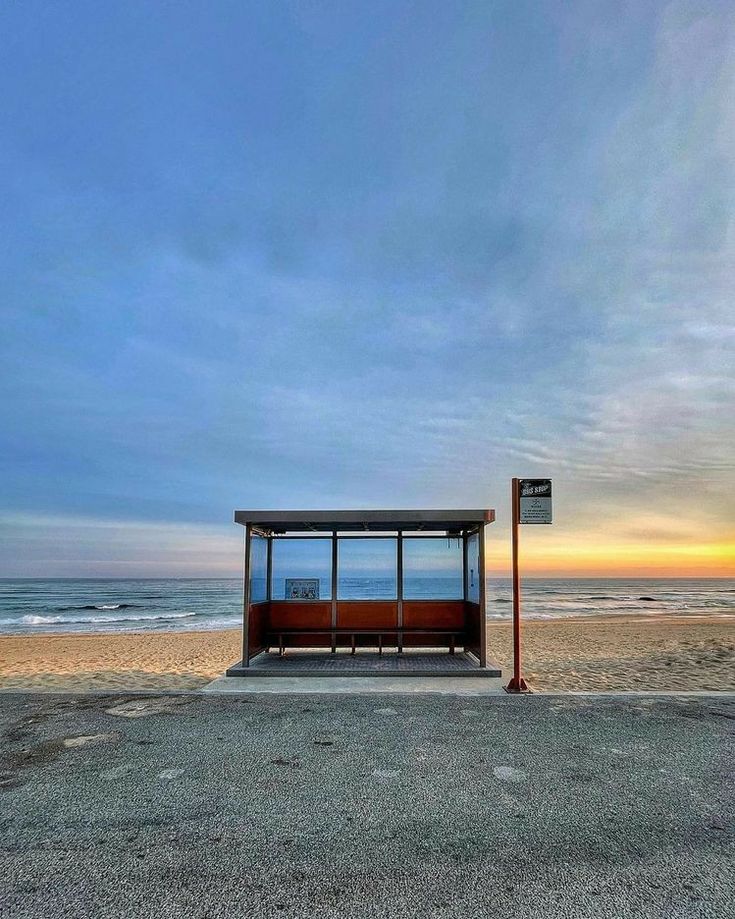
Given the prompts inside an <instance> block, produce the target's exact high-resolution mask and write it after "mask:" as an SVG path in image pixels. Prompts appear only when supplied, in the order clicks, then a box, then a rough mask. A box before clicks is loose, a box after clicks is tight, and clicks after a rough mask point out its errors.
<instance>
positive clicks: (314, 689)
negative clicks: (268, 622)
mask: <svg viewBox="0 0 735 919" xmlns="http://www.w3.org/2000/svg"><path fill="white" fill-rule="evenodd" d="M201 691H202V692H207V693H276V694H278V695H284V694H295V695H303V694H308V693H316V694H328V693H331V694H336V693H342V694H348V695H370V694H378V693H390V694H402V695H415V694H420V693H438V694H439V695H444V696H493V695H499V694H501V695H505V690H504V689H503V680H502V679H500V678H493V677H462V678H461V679H453V678H452V677H437V676H430V677H428V676H427V677H421V676H400V677H397V678H395V679H394V678H392V677H389V676H372V677H365V676H348V677H340V676H329V677H314V676H307V677H296V676H284V677H270V678H269V679H267V680H264V679H263V678H262V677H240V676H238V677H231V676H222V677H218V678H217V679H216V680H212V682H211V683H208V684H207V685H206V686H204V687H203V688H202V690H201Z"/></svg>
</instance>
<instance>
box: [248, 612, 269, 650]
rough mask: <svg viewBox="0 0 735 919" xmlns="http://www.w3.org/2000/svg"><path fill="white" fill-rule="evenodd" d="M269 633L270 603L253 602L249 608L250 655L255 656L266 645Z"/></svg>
mask: <svg viewBox="0 0 735 919" xmlns="http://www.w3.org/2000/svg"><path fill="white" fill-rule="evenodd" d="M267 633H268V603H267V602H266V603H251V604H250V609H249V610H248V646H249V656H250V657H254V656H255V655H256V654H258V653H260V651H262V650H263V648H264V647H265V641H266V635H267Z"/></svg>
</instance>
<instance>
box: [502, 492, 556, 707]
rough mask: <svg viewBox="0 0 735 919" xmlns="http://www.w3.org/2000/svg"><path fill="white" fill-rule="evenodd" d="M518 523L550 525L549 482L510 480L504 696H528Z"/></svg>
mask: <svg viewBox="0 0 735 919" xmlns="http://www.w3.org/2000/svg"><path fill="white" fill-rule="evenodd" d="M521 523H551V479H517V478H514V479H512V480H511V545H512V554H513V677H512V679H511V681H510V682H509V683H508V685H507V686H506V687H505V691H506V692H529V691H530V690H529V688H528V685H527V683H526V681H525V680H524V679H523V674H522V672H521V576H520V571H519V568H518V527H519V525H520V524H521Z"/></svg>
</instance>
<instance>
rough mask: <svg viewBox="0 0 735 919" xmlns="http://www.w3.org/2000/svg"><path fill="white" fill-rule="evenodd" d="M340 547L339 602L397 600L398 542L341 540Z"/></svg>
mask: <svg viewBox="0 0 735 919" xmlns="http://www.w3.org/2000/svg"><path fill="white" fill-rule="evenodd" d="M337 545H338V547H339V548H338V552H339V559H338V563H337V578H338V586H337V599H338V600H395V599H396V597H397V596H398V577H397V566H398V540H397V539H340V540H338V541H337Z"/></svg>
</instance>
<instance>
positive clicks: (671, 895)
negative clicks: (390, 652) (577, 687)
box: [0, 694, 735, 919]
mask: <svg viewBox="0 0 735 919" xmlns="http://www.w3.org/2000/svg"><path fill="white" fill-rule="evenodd" d="M0 734H2V735H3V739H2V741H1V743H0V759H1V762H0V776H1V777H0V833H1V834H2V835H1V837H0V838H1V848H0V913H1V914H2V916H3V917H4V916H8V917H11V916H12V917H13V919H25V917H33V919H43V917H51V916H54V917H55V916H69V917H72V916H73V917H86V916H89V917H101V919H105V917H113V916H114V917H121V916H123V917H139V916H140V917H142V916H146V917H147V916H151V917H152V916H156V917H158V916H166V917H180V916H186V917H205V916H208V917H215V916H258V917H260V916H263V917H265V916H268V917H273V916H285V917H288V916H309V917H310V916H319V917H337V916H347V917H363V916H375V917H392V916H422V917H424V916H431V917H434V916H437V917H438V916H442V917H443V916H452V917H477V916H492V917H511V916H514V917H516V916H518V917H566V919H569V917H585V919H594V917H603V916H604V917H615V919H619V917H623V916H625V917H649V916H656V917H664V916H665V917H668V919H670V917H687V919H691V917H704V916H707V917H717V919H723V917H730V916H733V915H735V883H734V881H735V873H734V870H733V868H734V861H735V855H734V846H735V833H734V831H733V822H732V817H733V797H734V784H735V774H734V772H733V770H734V768H735V736H734V735H735V703H734V702H733V701H732V699H727V698H723V699H705V698H696V699H695V698H691V699H689V698H674V699H663V700H656V699H650V698H635V697H631V698H628V699H610V698H607V699H605V698H603V699H594V698H591V697H571V696H570V697H541V696H532V697H525V698H518V697H508V696H496V697H494V696H482V697H476V698H467V697H463V698H460V697H458V698H451V697H447V696H436V695H431V696H423V697H422V696H395V695H394V696H390V697H387V696H372V697H371V696H336V695H327V696H311V697H309V696H298V697H295V696H273V695H258V696H246V695H237V696H216V695H210V696H202V695H180V696H164V697H159V698H150V697H148V698H145V697H140V696H137V697H136V696H107V697H105V696H71V695H67V696H53V695H48V694H46V695H43V696H41V695H32V694H28V695H21V694H18V695H14V694H6V695H2V696H0Z"/></svg>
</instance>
